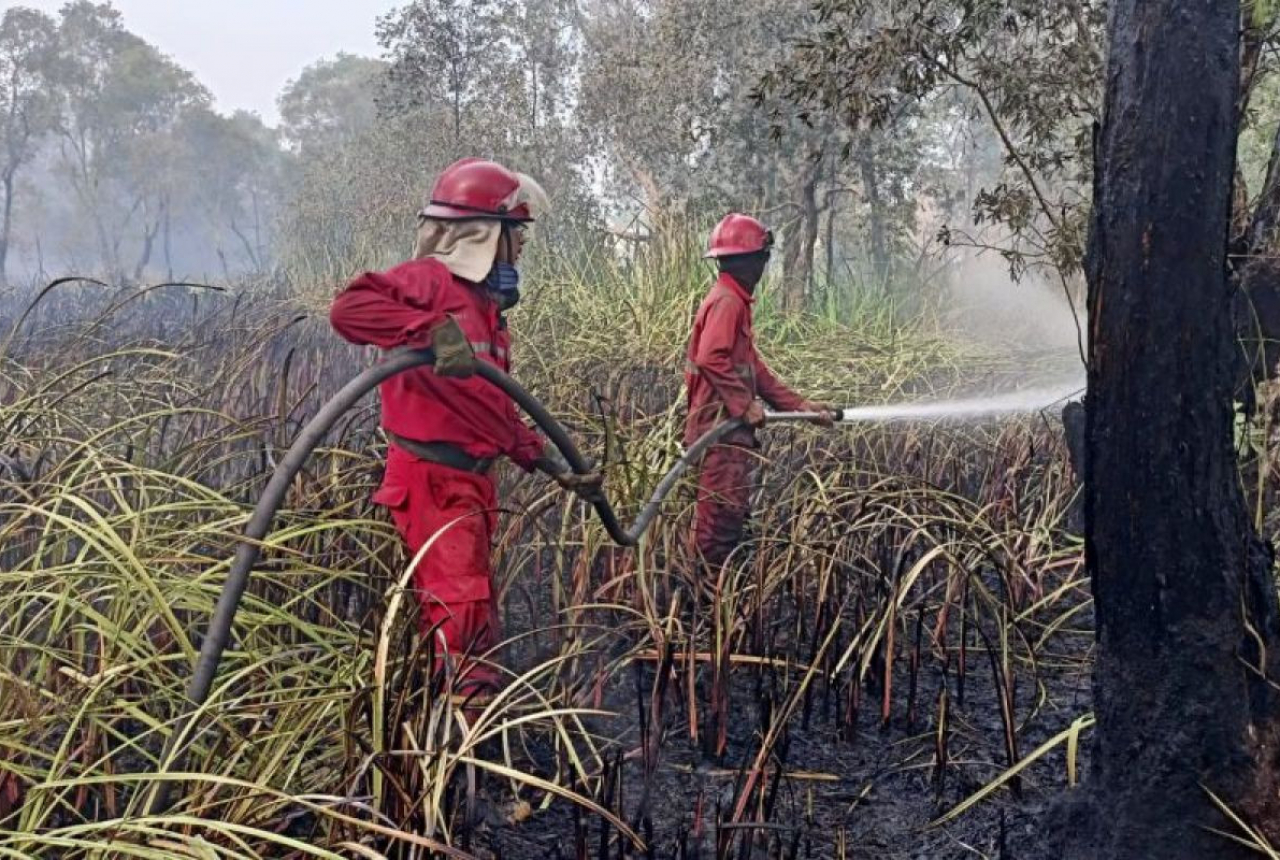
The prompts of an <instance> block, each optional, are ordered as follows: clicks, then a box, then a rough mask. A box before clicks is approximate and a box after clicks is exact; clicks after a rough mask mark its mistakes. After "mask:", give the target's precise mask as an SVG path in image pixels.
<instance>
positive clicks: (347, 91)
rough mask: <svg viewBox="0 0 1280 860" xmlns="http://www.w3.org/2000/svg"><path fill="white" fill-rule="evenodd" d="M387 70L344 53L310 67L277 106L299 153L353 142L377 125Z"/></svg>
mask: <svg viewBox="0 0 1280 860" xmlns="http://www.w3.org/2000/svg"><path fill="white" fill-rule="evenodd" d="M387 70H388V66H387V64H386V63H384V62H382V61H381V60H374V59H369V58H368V57H357V56H353V55H351V54H344V53H339V54H338V55H337V56H336V57H334V58H333V59H331V60H320V61H318V62H315V63H312V64H311V65H309V66H307V67H306V68H305V69H303V70H302V74H301V75H299V76H298V78H297V80H292V81H289V83H288V84H286V85H285V88H284V91H283V92H282V93H281V94H280V97H279V98H278V99H277V100H276V104H277V106H278V107H279V109H280V127H281V131H283V133H284V136H285V138H286V139H287V140H288V141H289V142H290V144H292V145H293V146H294V147H295V148H298V149H300V148H301V147H302V146H304V145H306V146H316V147H334V146H341V145H343V144H346V143H348V142H350V141H351V140H353V139H354V138H355V137H357V136H358V135H359V134H360V133H362V132H364V131H366V130H367V129H368V128H369V127H370V126H372V125H373V124H374V123H375V122H377V119H378V107H377V96H378V94H379V91H380V89H381V86H382V82H383V80H384V79H385V78H386V75H387Z"/></svg>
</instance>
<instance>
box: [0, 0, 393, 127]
mask: <svg viewBox="0 0 1280 860" xmlns="http://www.w3.org/2000/svg"><path fill="white" fill-rule="evenodd" d="M65 3H66V0H19V2H13V0H3V2H0V10H4V9H10V8H13V7H15V6H26V7H29V8H34V9H39V10H40V11H42V12H46V13H48V14H50V15H57V13H58V10H59V9H61V8H62V7H63V6H64V5H65ZM109 4H110V5H111V6H112V7H114V8H115V9H117V10H118V11H119V12H120V14H121V15H122V16H123V18H124V26H125V28H126V29H128V30H129V31H130V32H132V33H136V34H137V35H138V36H140V37H142V38H143V39H145V40H147V41H148V42H150V43H151V44H152V45H155V46H156V47H157V48H159V49H160V50H161V51H162V52H164V53H165V54H167V55H169V56H170V57H171V58H172V59H173V60H174V61H175V62H177V63H178V65H180V66H182V67H183V68H186V69H188V70H190V71H191V72H192V73H193V74H194V75H195V76H196V79H197V80H199V81H200V82H201V83H202V84H204V85H205V86H206V87H207V88H208V89H209V91H210V92H211V93H212V94H213V97H214V100H215V106H216V108H217V109H218V110H219V111H221V112H222V113H227V114H230V113H232V112H234V111H236V110H249V111H253V112H254V113H257V114H258V115H259V116H260V117H261V118H262V120H263V121H264V122H266V123H267V124H268V125H276V124H277V123H278V122H279V118H280V117H279V113H278V112H277V111H276V104H275V100H276V97H277V96H278V95H279V94H280V91H281V90H282V89H284V86H285V84H286V83H287V82H288V81H290V80H292V79H294V78H297V77H298V75H299V74H300V73H301V72H302V70H303V69H304V68H306V67H307V66H308V65H311V64H312V63H314V62H316V61H317V60H323V59H327V58H330V57H333V56H334V55H335V54H337V53H339V52H346V53H349V54H357V55H360V56H366V57H376V56H379V55H380V54H381V49H380V48H379V47H378V44H377V41H376V40H375V39H374V32H373V31H374V24H375V21H376V19H377V17H378V16H379V15H383V14H385V13H387V12H389V11H391V10H392V9H394V8H396V7H397V6H399V5H403V4H402V3H398V2H396V0H253V2H250V0H218V2H210V0H184V2H182V3H180V4H179V3H175V2H174V0H109ZM285 34H287V38H284V37H283V36H284V35H285Z"/></svg>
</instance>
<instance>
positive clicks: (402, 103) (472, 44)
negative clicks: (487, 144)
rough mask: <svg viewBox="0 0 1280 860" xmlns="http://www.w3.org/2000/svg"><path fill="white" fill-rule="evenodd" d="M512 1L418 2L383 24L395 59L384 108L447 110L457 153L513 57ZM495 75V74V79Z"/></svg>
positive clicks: (383, 37) (382, 38)
mask: <svg viewBox="0 0 1280 860" xmlns="http://www.w3.org/2000/svg"><path fill="white" fill-rule="evenodd" d="M513 8H514V4H513V2H512V0H461V2H460V0H416V2H413V3H410V4H409V5H407V6H405V7H404V8H402V9H399V10H396V11H394V12H391V13H388V14H387V15H386V16H384V17H383V18H381V19H380V20H379V21H378V42H379V43H380V44H381V45H382V46H383V47H384V48H386V49H387V54H388V57H389V58H390V60H391V71H390V84H389V88H388V91H387V95H386V98H385V99H384V101H383V106H384V109H385V110H387V111H388V112H389V113H396V112H403V111H406V110H414V109H416V110H424V109H431V108H444V109H445V110H446V111H447V112H448V115H449V117H450V128H451V130H452V143H453V146H454V148H455V149H456V148H458V147H460V146H462V145H463V142H464V140H465V139H466V138H465V137H464V127H465V121H466V120H467V119H468V118H473V119H475V118H478V117H474V116H472V113H473V111H472V109H473V107H475V106H476V105H481V104H484V103H485V101H486V99H487V98H489V97H490V96H491V95H492V94H494V93H495V92H496V87H495V84H496V83H497V81H498V80H499V79H501V77H502V75H501V74H500V73H497V72H498V69H497V68H496V66H497V65H499V64H500V62H501V61H502V60H505V59H507V58H508V52H507V51H506V50H505V45H504V36H505V35H506V23H507V21H508V20H509V16H510V15H511V14H512V10H513ZM495 73H496V74H495Z"/></svg>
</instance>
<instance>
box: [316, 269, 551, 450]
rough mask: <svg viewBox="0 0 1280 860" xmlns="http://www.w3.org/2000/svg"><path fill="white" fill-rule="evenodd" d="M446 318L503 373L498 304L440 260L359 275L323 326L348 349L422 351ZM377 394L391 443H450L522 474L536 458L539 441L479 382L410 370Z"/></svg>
mask: <svg viewBox="0 0 1280 860" xmlns="http://www.w3.org/2000/svg"><path fill="white" fill-rule="evenodd" d="M446 314H452V315H453V317H454V318H455V319H457V321H458V325H459V326H460V327H461V328H462V331H463V333H465V334H466V336H467V339H468V340H470V341H471V348H472V349H474V350H475V352H476V356H477V357H478V358H479V359H480V360H481V361H488V362H490V363H491V364H494V365H497V366H498V368H500V369H501V370H503V371H507V370H509V369H510V366H511V356H510V350H511V336H510V334H509V333H508V332H507V328H506V322H505V320H503V318H502V316H501V315H500V314H499V313H498V306H497V304H496V303H495V302H494V301H493V300H492V299H491V298H490V297H489V295H488V293H487V292H486V291H485V290H484V289H483V288H481V287H478V286H476V285H475V284H472V283H470V282H469V281H464V280H462V279H461V278H457V277H454V275H453V274H451V273H450V272H449V270H448V269H447V268H445V265H444V264H443V263H441V262H440V261H439V260H433V259H430V258H427V259H422V260H410V261H409V262H407V263H401V264H400V265H399V266H396V267H395V268H393V269H388V270H387V271H385V272H365V273H364V274H363V275H360V276H359V277H358V278H356V279H355V280H354V281H352V282H351V283H350V284H349V285H348V286H347V288H346V289H345V290H343V291H342V293H340V294H339V295H338V297H337V298H336V299H334V301H333V307H332V308H331V309H330V311H329V321H330V322H331V323H332V324H333V328H334V330H336V331H337V332H338V334H340V335H342V337H344V338H345V339H346V340H349V341H351V342H352V343H357V344H372V345H374V346H378V347H381V348H383V349H391V348H393V347H397V346H410V347H425V346H430V332H431V329H432V328H434V327H435V326H436V325H438V324H440V323H441V322H443V321H444V319H445V316H446ZM380 391H381V394H382V426H383V427H385V428H386V429H387V430H389V431H391V432H392V433H395V434H396V435H398V436H403V437H405V438H407V439H415V440H417V441H419V442H450V443H452V444H454V445H457V446H458V447H460V448H461V449H462V450H464V451H466V452H467V453H468V454H470V455H471V456H472V457H477V458H485V457H497V456H499V455H505V456H507V457H510V458H511V459H512V460H513V461H515V462H516V463H517V464H518V465H520V466H521V467H522V468H524V469H526V470H531V469H532V468H533V462H534V460H536V459H537V458H538V456H539V455H540V454H541V453H542V445H543V443H542V437H540V436H539V435H538V434H537V433H535V432H533V431H532V430H530V429H529V428H528V427H527V426H525V424H524V423H523V422H522V421H521V420H520V419H519V417H518V416H517V414H516V407H515V404H513V403H512V402H511V400H510V399H509V398H508V397H507V396H506V395H505V394H503V393H502V392H500V391H499V390H498V389H497V388H494V387H493V386H492V385H490V384H489V383H488V382H485V381H484V380H483V379H479V378H478V377H471V378H469V379H451V378H445V377H441V376H436V374H435V372H434V371H433V370H432V369H431V368H430V367H425V366H424V367H415V368H413V369H411V370H406V371H405V372H403V373H399V374H396V375H395V376H393V377H391V378H390V379H388V380H387V381H386V382H383V383H382V385H381V386H380Z"/></svg>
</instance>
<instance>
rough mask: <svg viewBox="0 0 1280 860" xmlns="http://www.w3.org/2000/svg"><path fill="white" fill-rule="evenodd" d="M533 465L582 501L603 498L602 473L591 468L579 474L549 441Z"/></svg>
mask: <svg viewBox="0 0 1280 860" xmlns="http://www.w3.org/2000/svg"><path fill="white" fill-rule="evenodd" d="M534 466H535V467H536V468H537V469H538V471H539V472H542V473H544V474H546V475H548V476H549V477H550V478H551V480H553V481H555V482H556V483H557V484H559V485H560V487H561V488H562V489H565V490H568V491H569V492H571V493H574V494H575V495H577V496H579V497H580V498H582V499H583V500H584V501H587V502H595V501H599V500H600V499H603V498H604V489H603V487H604V475H602V474H601V473H600V471H599V470H597V469H592V470H591V471H590V472H587V473H586V474H585V475H579V474H578V473H577V472H575V471H573V469H572V468H570V467H569V464H568V462H567V461H566V460H565V459H564V455H562V454H561V453H560V449H558V448H557V447H556V446H555V445H553V444H552V443H551V442H549V441H548V442H547V444H546V447H544V448H543V449H542V456H541V457H539V458H538V459H537V460H536V461H535V462H534Z"/></svg>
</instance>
